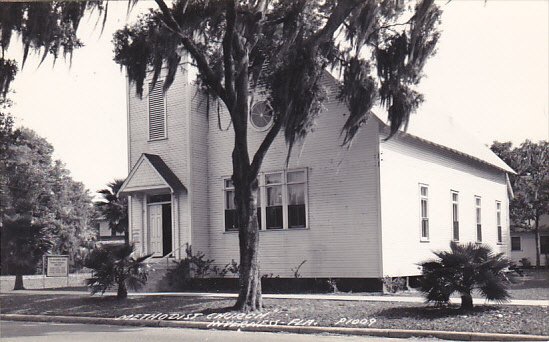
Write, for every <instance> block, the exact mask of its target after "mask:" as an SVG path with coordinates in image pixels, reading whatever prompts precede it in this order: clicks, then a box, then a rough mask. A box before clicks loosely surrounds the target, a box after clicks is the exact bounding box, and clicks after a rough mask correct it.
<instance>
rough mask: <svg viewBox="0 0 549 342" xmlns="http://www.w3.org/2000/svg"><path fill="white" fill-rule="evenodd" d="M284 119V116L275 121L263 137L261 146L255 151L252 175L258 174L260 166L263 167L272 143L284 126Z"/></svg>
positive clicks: (251, 168) (251, 169)
mask: <svg viewBox="0 0 549 342" xmlns="http://www.w3.org/2000/svg"><path fill="white" fill-rule="evenodd" d="M282 121H283V120H282V118H278V120H276V121H275V123H274V125H273V127H272V128H271V129H270V130H269V133H267V135H266V136H265V139H263V141H262V142H261V145H259V148H258V149H257V151H256V152H255V155H254V158H253V160H252V165H251V167H250V173H251V174H252V175H257V174H258V173H259V168H260V167H261V163H262V162H263V159H264V158H265V155H266V154H267V151H268V150H269V147H271V144H272V143H273V141H274V140H275V138H276V136H277V135H278V133H279V132H280V129H281V128H282Z"/></svg>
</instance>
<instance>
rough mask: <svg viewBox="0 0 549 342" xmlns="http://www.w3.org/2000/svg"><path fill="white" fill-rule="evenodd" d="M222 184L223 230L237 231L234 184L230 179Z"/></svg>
mask: <svg viewBox="0 0 549 342" xmlns="http://www.w3.org/2000/svg"><path fill="white" fill-rule="evenodd" d="M223 183H224V184H223V193H224V196H225V199H224V200H225V212H224V214H225V230H227V231H230V230H238V224H237V221H238V220H237V216H236V205H235V203H234V184H233V181H232V180H231V179H225V180H224V182H223Z"/></svg>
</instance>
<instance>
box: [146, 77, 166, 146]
mask: <svg viewBox="0 0 549 342" xmlns="http://www.w3.org/2000/svg"><path fill="white" fill-rule="evenodd" d="M163 86H164V81H160V80H158V81H156V84H155V85H154V86H153V84H152V83H149V140H156V139H163V138H166V107H165V103H164V101H165V100H164V94H163V93H162V87H163Z"/></svg>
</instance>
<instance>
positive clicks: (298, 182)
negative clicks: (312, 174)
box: [287, 171, 307, 228]
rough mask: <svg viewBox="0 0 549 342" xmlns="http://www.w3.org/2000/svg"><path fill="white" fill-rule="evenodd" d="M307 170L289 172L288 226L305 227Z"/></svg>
mask: <svg viewBox="0 0 549 342" xmlns="http://www.w3.org/2000/svg"><path fill="white" fill-rule="evenodd" d="M305 176H306V175H305V171H292V172H288V173H287V184H288V228H304V227H305V224H306V221H307V219H306V214H305V212H306V211H305V187H306V185H307V180H306V178H305Z"/></svg>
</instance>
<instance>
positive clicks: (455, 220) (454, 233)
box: [452, 191, 459, 241]
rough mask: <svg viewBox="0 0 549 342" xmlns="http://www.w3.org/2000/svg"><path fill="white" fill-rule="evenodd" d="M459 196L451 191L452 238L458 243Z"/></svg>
mask: <svg viewBox="0 0 549 342" xmlns="http://www.w3.org/2000/svg"><path fill="white" fill-rule="evenodd" d="M458 205H459V195H458V193H457V192H456V191H452V238H453V239H454V241H459V207H458Z"/></svg>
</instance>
